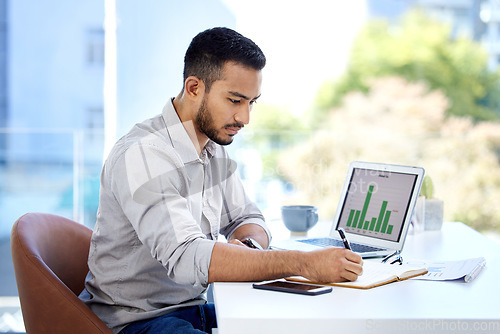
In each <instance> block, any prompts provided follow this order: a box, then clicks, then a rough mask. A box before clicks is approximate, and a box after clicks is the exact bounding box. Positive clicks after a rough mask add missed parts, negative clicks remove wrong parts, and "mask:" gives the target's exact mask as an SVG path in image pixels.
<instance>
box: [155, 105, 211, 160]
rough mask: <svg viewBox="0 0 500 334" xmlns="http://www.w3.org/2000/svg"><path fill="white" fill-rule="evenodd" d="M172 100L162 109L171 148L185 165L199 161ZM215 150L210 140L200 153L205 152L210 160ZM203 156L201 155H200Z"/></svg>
mask: <svg viewBox="0 0 500 334" xmlns="http://www.w3.org/2000/svg"><path fill="white" fill-rule="evenodd" d="M173 100H174V98H171V99H170V100H169V101H168V102H167V104H166V105H165V107H164V108H163V112H162V117H163V120H164V121H165V125H166V127H167V132H168V135H169V136H170V141H171V142H172V146H173V147H174V148H175V150H176V151H177V153H178V154H179V155H180V157H181V159H182V162H184V164H187V163H189V162H192V161H196V160H200V157H199V156H198V152H197V151H196V148H195V146H194V144H193V142H192V141H191V138H189V135H188V133H187V131H186V129H185V128H184V125H183V124H182V122H181V120H180V118H179V115H177V112H176V111H175V108H174V104H173ZM216 149H217V144H216V143H214V142H213V141H212V140H210V139H209V140H208V142H207V144H206V145H205V147H204V148H203V150H202V152H203V151H204V150H206V154H207V157H208V158H211V157H212V156H214V155H215V151H216ZM201 155H202V156H203V155H204V154H203V153H202V154H201Z"/></svg>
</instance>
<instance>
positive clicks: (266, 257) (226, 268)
mask: <svg viewBox="0 0 500 334" xmlns="http://www.w3.org/2000/svg"><path fill="white" fill-rule="evenodd" d="M266 242H267V241H266ZM298 253H301V252H296V251H260V250H255V249H251V248H248V247H242V246H238V245H233V244H229V243H221V242H217V243H216V244H215V246H214V248H213V251H212V258H211V262H210V268H209V272H208V279H209V283H213V282H244V281H263V280H269V279H275V278H281V277H286V276H291V275H299V274H300V267H301V262H300V259H299V256H298Z"/></svg>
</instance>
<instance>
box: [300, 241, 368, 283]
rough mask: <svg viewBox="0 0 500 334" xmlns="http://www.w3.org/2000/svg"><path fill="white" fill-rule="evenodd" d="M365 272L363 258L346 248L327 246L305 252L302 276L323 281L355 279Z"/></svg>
mask: <svg viewBox="0 0 500 334" xmlns="http://www.w3.org/2000/svg"><path fill="white" fill-rule="evenodd" d="M362 273H363V260H362V258H361V256H360V255H359V254H356V253H354V252H352V251H350V250H348V249H345V248H337V247H325V248H322V249H319V250H315V251H312V252H307V253H305V254H304V267H303V273H302V276H304V277H306V278H308V279H310V280H312V281H315V282H321V283H331V282H343V281H355V280H356V279H357V278H358V276H360V275H361V274H362Z"/></svg>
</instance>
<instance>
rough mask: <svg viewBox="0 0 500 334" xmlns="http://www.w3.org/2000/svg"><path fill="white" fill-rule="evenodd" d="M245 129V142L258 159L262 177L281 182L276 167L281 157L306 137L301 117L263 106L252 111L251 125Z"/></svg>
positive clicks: (281, 174)
mask: <svg viewBox="0 0 500 334" xmlns="http://www.w3.org/2000/svg"><path fill="white" fill-rule="evenodd" d="M246 129H247V130H246V136H245V138H246V139H245V140H246V141H247V142H248V144H250V146H251V147H254V148H255V149H257V150H258V152H259V154H260V156H261V159H262V163H263V177H264V178H278V179H281V180H283V179H284V178H283V173H281V172H280V170H279V167H278V160H279V156H280V153H281V152H283V151H284V150H285V149H286V148H288V147H291V146H293V145H295V144H297V143H300V142H302V141H304V140H305V139H306V138H307V137H308V136H309V131H308V128H307V126H306V123H305V121H304V119H303V118H302V117H299V116H295V115H293V114H291V113H290V111H289V109H288V108H287V107H279V106H275V105H270V104H262V103H259V104H257V105H256V106H255V108H254V110H252V114H251V122H250V124H249V125H248V127H246ZM248 132H250V133H251V134H250V135H248Z"/></svg>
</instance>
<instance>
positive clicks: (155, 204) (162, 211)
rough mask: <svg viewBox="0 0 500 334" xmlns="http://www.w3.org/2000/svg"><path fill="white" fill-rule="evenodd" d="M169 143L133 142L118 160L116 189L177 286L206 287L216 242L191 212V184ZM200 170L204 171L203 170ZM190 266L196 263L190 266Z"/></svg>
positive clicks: (139, 232) (140, 235) (133, 222)
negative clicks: (160, 144)
mask: <svg viewBox="0 0 500 334" xmlns="http://www.w3.org/2000/svg"><path fill="white" fill-rule="evenodd" d="M170 151H173V149H172V148H171V147H158V146H156V145H153V144H151V143H141V144H140V145H134V146H131V147H130V148H129V149H128V150H127V151H126V152H125V154H124V155H123V156H122V157H121V158H120V159H119V160H118V161H117V164H122V167H124V168H116V169H115V171H114V172H113V173H110V177H112V180H113V181H112V186H113V187H114V193H115V194H116V196H117V197H118V198H117V200H118V201H119V202H120V204H121V207H122V208H123V211H124V213H125V215H126V216H127V218H128V219H129V221H130V223H131V225H132V226H133V228H134V230H135V232H136V234H137V237H138V239H139V240H140V241H141V242H142V244H143V245H145V246H146V247H147V248H148V249H149V250H150V252H151V256H152V257H153V258H154V259H156V260H157V261H158V262H160V263H161V264H162V266H163V267H165V269H166V270H167V274H168V277H169V278H170V279H171V280H172V281H174V282H176V283H178V284H181V285H193V286H204V287H206V285H207V282H208V268H209V265H210V258H211V254H212V249H213V247H214V244H215V241H213V240H209V239H207V237H206V235H205V234H204V233H203V231H202V229H201V227H200V224H199V221H197V220H196V219H195V217H194V216H193V208H192V204H191V200H192V199H193V197H197V196H199V194H198V192H199V191H198V190H200V191H201V187H198V189H197V187H193V186H191V185H190V184H189V183H190V181H192V180H189V178H188V177H187V174H186V172H185V168H186V167H185V166H184V164H183V163H182V162H181V161H180V160H179V159H176V155H175V153H174V152H170ZM201 172H203V169H202V168H201ZM193 264H194V265H193Z"/></svg>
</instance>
